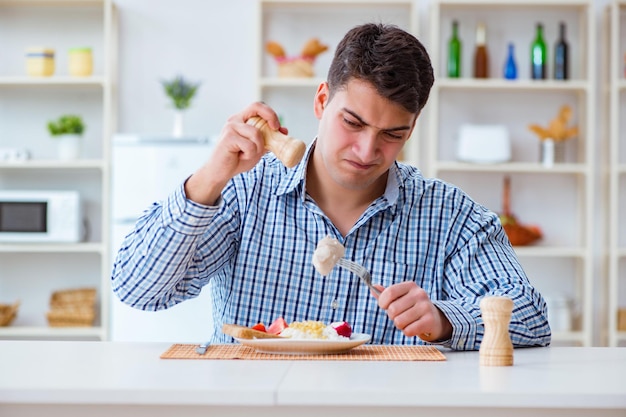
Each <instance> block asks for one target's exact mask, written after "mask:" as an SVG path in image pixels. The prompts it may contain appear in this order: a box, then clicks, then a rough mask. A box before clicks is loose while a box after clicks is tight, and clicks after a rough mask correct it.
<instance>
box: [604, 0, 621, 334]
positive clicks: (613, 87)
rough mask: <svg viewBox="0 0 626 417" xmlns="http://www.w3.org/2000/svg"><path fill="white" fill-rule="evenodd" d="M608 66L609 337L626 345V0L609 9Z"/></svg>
mask: <svg viewBox="0 0 626 417" xmlns="http://www.w3.org/2000/svg"><path fill="white" fill-rule="evenodd" d="M606 12H607V13H606V16H605V17H606V19H607V21H606V23H607V24H606V25H605V27H606V31H605V34H606V35H607V37H608V40H609V42H608V45H609V50H608V59H607V60H605V62H608V68H607V71H606V74H607V75H608V79H607V81H608V82H607V94H606V97H607V99H608V111H607V114H606V115H607V116H608V117H607V118H605V120H606V125H608V127H609V128H608V132H607V133H608V139H609V143H610V146H609V149H610V151H609V165H608V166H609V168H608V170H607V172H608V183H609V187H608V189H609V210H608V216H607V217H606V218H607V223H606V224H607V232H608V235H609V236H608V238H609V239H608V243H609V246H608V251H607V253H608V275H609V291H608V297H609V300H608V301H609V302H608V314H609V317H608V336H609V345H610V346H626V329H625V328H624V327H625V326H626V317H623V318H622V319H621V320H620V322H621V326H620V327H618V325H619V324H620V323H618V315H619V314H620V311H621V312H622V315H623V316H626V217H625V216H624V213H625V210H626V125H625V124H624V121H625V120H626V61H625V59H626V1H616V0H613V1H612V2H611V3H610V4H609V6H607V10H606ZM620 328H621V329H622V330H621V331H620V330H619V329H620Z"/></svg>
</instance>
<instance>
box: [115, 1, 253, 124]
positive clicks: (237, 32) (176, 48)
mask: <svg viewBox="0 0 626 417" xmlns="http://www.w3.org/2000/svg"><path fill="white" fill-rule="evenodd" d="M115 3H116V5H117V7H118V12H119V13H118V15H119V20H120V30H119V42H118V44H119V45H118V49H119V73H118V77H119V92H118V94H119V112H118V131H121V132H127V133H129V132H132V133H170V132H171V129H172V124H173V115H172V113H173V112H172V109H171V107H170V103H169V99H168V98H167V97H166V96H165V94H164V93H163V88H162V87H161V84H160V80H162V79H165V78H171V77H173V76H175V75H176V74H182V75H184V76H185V77H187V78H189V79H191V80H193V81H201V82H202V85H201V87H200V90H199V91H198V94H197V97H196V98H195V99H194V101H193V102H192V106H191V108H190V109H188V110H187V111H186V112H185V133H186V134H187V133H188V134H198V135H213V134H215V133H218V132H219V131H220V129H221V126H222V123H223V122H224V121H225V120H226V118H227V117H228V116H230V115H231V114H233V113H236V112H237V111H239V109H241V108H243V107H244V106H245V105H247V104H248V103H250V102H252V101H253V100H255V96H256V90H255V54H256V52H255V50H254V46H255V39H254V36H255V31H256V26H255V25H256V14H255V7H256V2H254V1H252V0H229V1H219V2H218V1H210V2H209V1H202V0H175V1H174V0H154V1H145V0H116V1H115Z"/></svg>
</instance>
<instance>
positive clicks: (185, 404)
mask: <svg viewBox="0 0 626 417" xmlns="http://www.w3.org/2000/svg"><path fill="white" fill-rule="evenodd" d="M169 346H170V344H163V343H120V342H66V341H0V415H2V416H5V415H6V416H13V415H15V416H27V415H35V414H37V415H42V414H44V415H46V416H47V417H50V416H57V415H58V416H64V417H68V416H74V415H76V416H79V415H90V416H99V415H102V416H104V415H107V416H110V415H116V417H117V416H121V415H132V416H134V417H137V416H143V415H145V416H148V415H150V416H158V415H170V416H171V415H177V416H183V415H190V416H191V415H193V416H195V415H198V416H199V415H204V416H206V415H207V412H209V413H211V415H220V416H240V415H241V416H244V415H254V416H272V417H276V416H283V415H285V416H287V415H294V413H297V414H298V415H300V416H320V415H323V416H324V417H330V416H333V415H338V416H339V415H341V416H344V417H345V416H346V415H348V416H353V415H357V414H358V415H359V416H370V415H371V416H374V415H392V413H393V416H404V415H406V416H409V415H412V416H415V415H419V414H420V413H422V412H423V413H426V415H441V416H452V415H461V414H462V415H463V416H464V417H467V416H473V415H476V416H481V417H484V416H490V415H494V416H496V415H500V416H501V415H507V417H511V416H518V415H528V414H532V415H533V416H534V417H537V416H541V415H561V416H563V415H567V416H583V415H593V416H601V415H606V416H626V349H625V348H581V347H549V348H526V349H516V350H515V352H514V361H515V364H514V365H513V366H510V367H481V366H479V360H478V359H479V356H478V352H455V351H450V350H442V351H443V353H444V355H445V356H446V359H447V360H446V361H445V362H391V361H385V362H368V361H363V362H362V361H339V362H337V361H300V360H285V361H282V360H278V361H277V360H272V361H267V360H266V361H262V360H257V361H251V360H204V359H203V360H184V359H181V360H178V359H160V358H159V356H160V354H161V353H163V352H165V351H166V350H167V349H168V347H169ZM417 410H420V413H417V414H416V411H417Z"/></svg>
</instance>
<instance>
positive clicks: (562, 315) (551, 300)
mask: <svg viewBox="0 0 626 417" xmlns="http://www.w3.org/2000/svg"><path fill="white" fill-rule="evenodd" d="M545 300H546V304H547V305H548V322H549V323H550V329H551V330H552V332H569V331H571V330H572V302H571V301H570V300H569V299H568V298H567V297H565V296H554V297H545Z"/></svg>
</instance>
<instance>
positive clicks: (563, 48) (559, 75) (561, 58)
mask: <svg viewBox="0 0 626 417" xmlns="http://www.w3.org/2000/svg"><path fill="white" fill-rule="evenodd" d="M568 50H569V45H568V44H567V41H566V40H565V23H563V22H561V23H560V24H559V39H558V40H557V42H556V45H555V47H554V79H555V80H567V79H569V72H568V66H569V62H568V52H569V51H568Z"/></svg>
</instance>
